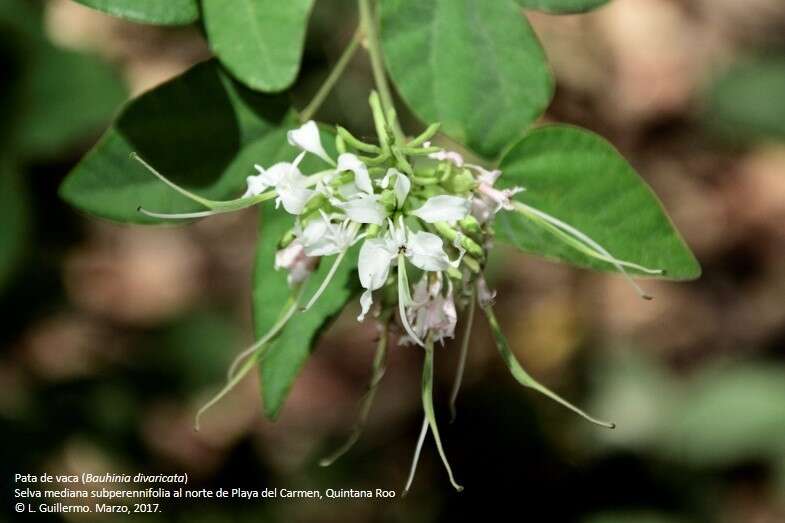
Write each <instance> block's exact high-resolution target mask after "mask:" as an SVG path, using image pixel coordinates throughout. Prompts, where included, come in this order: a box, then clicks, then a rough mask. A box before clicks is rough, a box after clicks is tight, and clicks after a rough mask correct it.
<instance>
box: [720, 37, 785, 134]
mask: <svg viewBox="0 0 785 523" xmlns="http://www.w3.org/2000/svg"><path fill="white" fill-rule="evenodd" d="M783 93H785V55H782V54H778V53H776V52H772V53H771V54H769V55H764V56H763V57H761V58H757V59H752V60H742V61H740V62H738V63H736V64H734V65H733V66H732V67H730V68H729V69H728V70H727V71H725V72H724V73H723V74H722V75H721V76H720V77H719V78H717V80H716V81H715V83H714V84H713V85H712V87H711V90H710V93H709V96H708V103H707V107H706V109H705V114H706V119H707V121H708V124H709V125H710V126H711V127H712V128H713V129H714V130H715V132H718V133H720V134H721V135H723V136H725V137H727V138H730V139H732V140H735V141H741V142H745V143H749V142H755V141H759V140H785V96H783Z"/></svg>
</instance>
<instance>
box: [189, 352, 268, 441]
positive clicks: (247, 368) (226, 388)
mask: <svg viewBox="0 0 785 523" xmlns="http://www.w3.org/2000/svg"><path fill="white" fill-rule="evenodd" d="M258 356H259V353H257V354H255V355H254V357H252V358H248V360H247V361H246V362H245V365H243V367H242V368H241V369H240V371H239V372H238V373H237V374H235V375H234V376H233V377H232V378H231V379H230V380H229V381H228V382H227V384H226V385H225V386H224V388H222V389H221V390H220V391H218V394H216V395H215V396H213V397H212V398H211V399H210V401H208V402H207V403H205V404H204V406H202V408H200V409H199V410H198V411H197V412H196V417H195V418H194V430H199V422H200V420H201V418H202V415H203V414H204V413H205V412H207V410H208V409H209V408H210V407H212V406H213V405H215V404H216V403H218V402H219V401H221V399H223V397H224V396H226V395H227V394H229V392H231V391H232V389H234V388H235V387H236V386H237V384H238V383H240V381H241V380H242V379H243V378H244V377H245V375H246V374H248V371H250V370H251V369H252V368H253V366H254V364H255V363H256V359H257V357H258Z"/></svg>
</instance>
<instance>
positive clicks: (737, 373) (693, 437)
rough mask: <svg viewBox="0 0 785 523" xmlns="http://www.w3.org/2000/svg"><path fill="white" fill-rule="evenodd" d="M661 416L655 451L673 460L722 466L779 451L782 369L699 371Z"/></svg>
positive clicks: (784, 388) (782, 442) (784, 413)
mask: <svg viewBox="0 0 785 523" xmlns="http://www.w3.org/2000/svg"><path fill="white" fill-rule="evenodd" d="M683 397H684V402H683V403H682V404H681V405H679V407H678V408H676V409H674V410H673V412H672V413H671V416H669V418H668V419H665V420H663V423H664V426H665V427H667V429H666V430H664V431H663V432H662V435H661V437H660V438H658V439H657V443H658V445H659V450H660V451H662V452H664V454H665V455H667V456H668V457H670V458H672V459H675V460H677V461H678V462H680V463H681V462H687V463H690V464H694V465H702V466H728V465H732V464H734V463H739V462H742V461H746V460H749V459H765V458H770V457H774V456H782V455H783V452H785V424H783V420H784V419H785V371H784V370H783V368H782V366H776V365H775V366H772V365H769V366H763V365H756V366H751V365H748V366H743V367H735V368H727V369H714V370H712V371H710V372H707V373H704V375H702V376H701V377H700V378H699V379H698V380H697V382H696V383H694V384H692V385H691V386H690V387H689V388H688V389H687V390H686V391H685V394H684V395H683Z"/></svg>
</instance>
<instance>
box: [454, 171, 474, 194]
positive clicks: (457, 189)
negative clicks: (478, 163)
mask: <svg viewBox="0 0 785 523" xmlns="http://www.w3.org/2000/svg"><path fill="white" fill-rule="evenodd" d="M476 187H477V181H476V180H475V179H474V176H473V175H472V173H470V172H469V171H468V170H467V169H462V170H461V171H460V172H458V173H456V174H454V175H453V176H452V177H451V179H450V180H449V187H448V189H450V190H451V192H452V193H453V194H465V193H468V192H472V191H473V190H474V189H475V188H476Z"/></svg>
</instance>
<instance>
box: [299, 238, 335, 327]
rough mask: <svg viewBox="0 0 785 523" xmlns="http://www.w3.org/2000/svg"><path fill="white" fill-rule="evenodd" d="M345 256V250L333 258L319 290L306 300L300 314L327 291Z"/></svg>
mask: <svg viewBox="0 0 785 523" xmlns="http://www.w3.org/2000/svg"><path fill="white" fill-rule="evenodd" d="M345 255H346V249H344V250H342V251H341V252H339V253H338V256H337V257H336V258H335V261H334V262H333V266H332V267H330V272H328V273H327V276H325V278H324V280H323V281H322V284H321V285H320V286H319V289H317V291H316V292H315V293H314V295H313V297H311V299H310V300H308V304H307V305H306V306H305V307H303V308H302V309H300V312H305V311H307V310H308V309H310V308H311V307H312V306H313V304H314V303H316V300H318V299H319V297H320V296H321V295H322V293H323V292H324V291H325V289H327V286H328V285H330V282H331V281H332V279H333V276H335V272H336V271H337V270H338V266H339V265H341V262H342V261H343V257H344V256H345Z"/></svg>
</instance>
